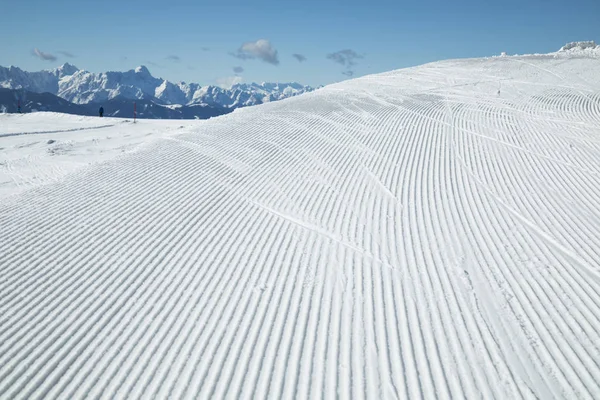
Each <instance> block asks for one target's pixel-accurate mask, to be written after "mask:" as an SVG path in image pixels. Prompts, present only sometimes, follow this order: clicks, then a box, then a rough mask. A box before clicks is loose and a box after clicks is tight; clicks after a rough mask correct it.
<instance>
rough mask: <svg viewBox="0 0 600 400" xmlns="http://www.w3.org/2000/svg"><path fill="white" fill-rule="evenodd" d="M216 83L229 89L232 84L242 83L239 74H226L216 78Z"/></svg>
mask: <svg viewBox="0 0 600 400" xmlns="http://www.w3.org/2000/svg"><path fill="white" fill-rule="evenodd" d="M216 82H217V85H218V86H221V87H223V88H225V89H230V88H231V87H232V86H233V85H235V84H238V83H242V77H241V76H226V77H223V78H217V79H216Z"/></svg>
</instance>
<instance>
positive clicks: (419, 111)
mask: <svg viewBox="0 0 600 400" xmlns="http://www.w3.org/2000/svg"><path fill="white" fill-rule="evenodd" d="M586 50H587V49H586ZM582 51H583V50H582ZM28 118H30V117H28ZM5 121H7V122H6V124H5V123H4V122H5ZM12 121H23V122H24V123H23V127H22V129H20V130H21V132H23V133H25V132H35V130H36V129H31V128H30V127H28V126H27V124H28V123H29V122H27V121H28V120H27V119H21V120H18V119H15V118H13V119H6V120H3V123H2V125H1V128H0V129H5V127H6V126H13V125H14V124H13V122H12ZM65 122H67V121H65ZM11 124H13V125H11ZM80 124H81V121H78V120H73V121H72V122H71V128H68V127H66V126H65V127H63V128H62V130H65V129H74V128H76V127H78V126H80ZM85 124H88V125H86V126H89V124H91V122H89V120H87V121H85ZM145 124H146V125H144V126H146V127H152V129H157V125H154V122H145ZM45 129H46V130H50V129H51V128H50V127H49V128H45ZM99 129H101V130H104V131H103V132H104V133H105V134H106V135H107V136H110V135H113V134H118V135H125V134H126V133H127V130H126V129H125V130H123V131H119V132H118V133H117V132H116V131H114V127H113V128H111V127H103V128H99ZM18 130H19V129H17V128H15V129H13V132H14V131H18ZM98 132H99V131H98ZM111 132H112V133H111ZM139 132H140V133H141V132H142V131H139ZM70 134H73V133H70ZM80 134H81V135H82V136H85V135H87V134H88V132H87V131H81V132H80ZM63 135H65V133H60V132H58V133H54V134H51V133H47V134H38V135H21V136H10V137H5V138H2V137H0V147H2V149H0V157H2V155H3V154H5V153H4V152H6V151H7V149H6V147H7V146H17V145H26V144H31V143H33V142H36V141H42V144H39V143H38V144H35V143H34V144H31V148H32V149H38V148H39V152H40V153H41V152H42V151H46V150H45V146H47V140H48V139H49V138H54V139H56V140H61V138H62V137H63ZM8 138H12V139H11V140H15V138H18V139H19V140H23V142H19V143H17V142H14V141H12V142H10V144H9V143H8V141H7V140H8ZM25 139H27V141H25ZM3 143H5V144H3ZM44 143H46V144H44ZM92 147H93V145H92V144H90V148H92ZM31 152H32V153H31V157H32V158H33V159H34V160H35V157H50V156H48V155H46V153H43V154H38V153H36V150H31ZM12 154H14V152H13V153H12ZM52 157H56V160H57V162H59V160H63V161H64V160H68V158H69V154H68V151H67V152H63V153H58V154H55V155H53V156H52ZM0 163H3V160H2V158H0ZM34 164H35V163H34ZM12 165H13V166H14V164H12ZM27 165H28V164H23V166H22V168H23V169H26V168H28V166H27ZM36 165H37V164H36ZM13 166H10V165H9V167H8V168H10V170H9V171H6V172H5V173H6V174H7V176H17V175H18V174H20V173H24V172H25V171H24V170H19V169H18V168H14V167H13ZM0 168H6V165H4V166H3V164H0ZM11 174H12V175H11ZM17 179H18V178H17ZM599 204H600V63H598V60H597V59H595V58H593V57H592V56H588V55H582V54H580V53H577V54H575V53H573V55H572V57H571V56H568V55H564V56H561V57H560V58H557V57H555V55H554V54H551V55H547V56H531V57H497V58H490V59H473V60H453V61H445V62H439V63H432V64H428V65H425V66H421V67H417V68H410V69H405V70H400V71H394V72H390V73H385V74H381V75H375V76H368V77H364V78H361V79H355V80H352V81H347V82H344V83H341V84H336V85H332V86H329V87H326V88H324V89H323V90H321V91H318V92H315V93H310V94H307V95H304V96H301V97H296V98H293V99H290V100H285V101H282V102H276V103H271V104H267V105H263V106H259V107H254V108H247V109H241V110H237V111H236V112H234V113H232V114H229V115H227V116H224V117H219V118H216V119H213V120H209V121H203V122H196V123H193V124H192V125H190V126H188V127H186V128H185V129H183V133H177V132H171V133H170V134H165V135H161V136H158V137H155V138H154V139H153V140H152V141H150V142H148V143H147V144H145V145H142V146H138V147H136V148H135V149H133V151H131V152H130V153H128V154H125V155H121V156H118V157H110V158H108V159H105V160H102V162H100V163H93V164H92V165H91V166H81V167H79V168H77V169H76V170H73V171H72V172H71V173H69V174H66V175H62V176H61V177H60V178H59V179H57V180H54V181H51V182H50V181H45V182H41V183H40V184H38V185H36V184H32V185H31V186H30V189H28V190H25V191H20V192H19V193H15V194H13V195H12V196H7V197H4V198H3V199H2V200H0V221H1V223H0V277H1V279H0V396H1V397H3V398H10V399H15V398H84V397H94V398H152V397H156V398H169V397H171V398H223V397H229V398H233V397H239V398H253V397H256V398H265V397H270V398H291V397H299V398H327V399H329V398H335V397H338V396H339V397H340V398H365V397H368V398H373V399H375V398H377V399H379V398H415V399H417V398H427V399H431V398H486V399H487V398H506V399H517V398H541V399H551V398H565V399H573V398H581V399H593V398H598V397H600V386H599V385H600V384H599V382H600V362H599V360H600V279H599V270H600V208H599V207H598V205H599Z"/></svg>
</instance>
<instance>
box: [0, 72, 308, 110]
mask: <svg viewBox="0 0 600 400" xmlns="http://www.w3.org/2000/svg"><path fill="white" fill-rule="evenodd" d="M0 87H4V88H7V89H27V90H30V91H32V92H37V93H42V92H49V93H51V94H54V95H57V96H59V97H61V98H63V99H65V100H68V101H70V102H73V103H76V104H87V103H98V102H104V101H107V100H111V99H114V98H116V97H122V98H124V99H129V100H135V99H138V100H139V99H148V100H150V101H153V102H155V103H157V104H161V105H176V104H180V105H198V104H200V105H201V104H209V105H212V106H220V107H225V108H237V107H245V106H252V105H256V104H261V103H265V102H270V101H275V100H281V99H284V98H287V97H292V96H296V95H299V94H302V93H305V92H310V91H312V90H313V88H311V87H310V86H302V85H299V84H297V83H262V84H256V83H252V84H238V85H234V86H233V87H232V88H231V89H223V88H220V87H215V86H210V87H205V88H202V87H201V86H200V85H199V84H197V83H184V82H178V83H174V82H170V81H167V80H164V79H162V78H155V77H153V76H152V74H151V73H150V71H149V70H148V68H147V67H146V66H144V65H140V66H139V67H137V68H135V69H130V70H129V71H125V72H118V71H110V72H103V73H93V72H88V71H85V70H80V69H78V68H77V67H75V66H74V65H71V64H68V63H67V64H64V65H62V66H60V67H58V68H56V69H53V70H49V71H41V72H31V73H29V72H25V71H22V70H20V69H19V68H16V67H11V68H2V67H0Z"/></svg>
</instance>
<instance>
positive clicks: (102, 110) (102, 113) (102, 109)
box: [100, 107, 104, 117]
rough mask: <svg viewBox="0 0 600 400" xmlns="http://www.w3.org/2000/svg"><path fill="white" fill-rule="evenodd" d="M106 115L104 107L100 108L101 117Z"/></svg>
mask: <svg viewBox="0 0 600 400" xmlns="http://www.w3.org/2000/svg"><path fill="white" fill-rule="evenodd" d="M103 115H104V107H100V117H102V116H103Z"/></svg>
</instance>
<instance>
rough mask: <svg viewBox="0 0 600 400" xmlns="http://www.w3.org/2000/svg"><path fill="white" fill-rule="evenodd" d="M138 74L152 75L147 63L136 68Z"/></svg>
mask: <svg viewBox="0 0 600 400" xmlns="http://www.w3.org/2000/svg"><path fill="white" fill-rule="evenodd" d="M133 71H134V72H135V73H136V74H141V75H148V76H152V74H150V71H149V70H148V68H146V66H145V65H140V66H139V67H137V68H136V69H134V70H133Z"/></svg>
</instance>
